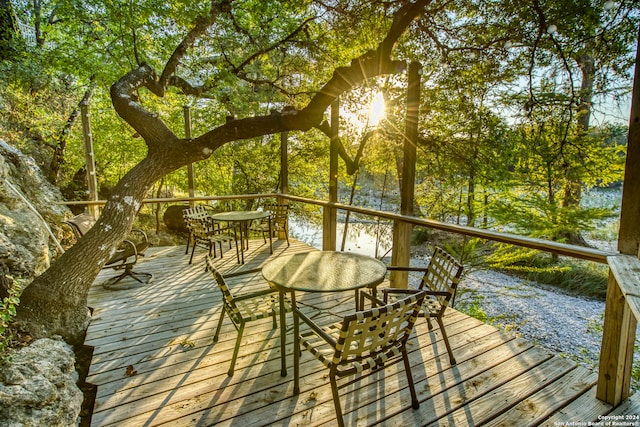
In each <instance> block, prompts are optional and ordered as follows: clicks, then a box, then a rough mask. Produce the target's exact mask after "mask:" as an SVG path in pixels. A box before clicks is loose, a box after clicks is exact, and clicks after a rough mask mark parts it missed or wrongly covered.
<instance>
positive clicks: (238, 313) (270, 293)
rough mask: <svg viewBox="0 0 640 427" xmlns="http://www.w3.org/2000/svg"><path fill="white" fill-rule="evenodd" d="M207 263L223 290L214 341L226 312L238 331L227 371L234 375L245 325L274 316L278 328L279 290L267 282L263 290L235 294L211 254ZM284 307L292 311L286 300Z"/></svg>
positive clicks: (274, 325) (275, 326)
mask: <svg viewBox="0 0 640 427" xmlns="http://www.w3.org/2000/svg"><path fill="white" fill-rule="evenodd" d="M206 263H207V270H209V271H211V274H212V275H213V277H214V279H215V281H216V283H217V285H218V288H219V289H220V292H222V310H221V311H220V319H219V320H218V327H217V328H216V333H215V335H214V336H213V342H218V338H219V336H220V329H221V328H222V324H223V321H224V315H225V313H226V314H227V315H228V316H229V318H230V319H231V322H232V323H233V326H234V327H235V328H236V331H237V332H238V336H237V338H236V344H235V346H234V348H233V356H232V357H231V366H230V367H229V370H228V371H227V374H228V375H229V376H232V375H233V371H234V368H235V365H236V359H237V357H238V350H239V348H240V341H241V340H242V335H243V333H244V328H245V325H246V324H247V323H249V322H251V321H254V320H258V319H266V318H269V317H273V329H276V328H277V323H276V316H277V315H279V313H280V311H279V310H280V306H279V298H278V291H277V290H275V289H272V288H270V287H268V286H267V284H266V283H265V286H267V287H266V288H265V289H263V290H260V291H257V292H251V293H246V294H242V295H234V294H232V293H231V290H230V289H229V286H228V285H227V282H226V281H225V279H224V277H223V276H222V274H220V272H219V271H218V270H216V268H215V266H214V264H213V258H211V256H207V260H206ZM284 309H285V310H286V311H291V305H289V304H287V303H286V302H285V307H284Z"/></svg>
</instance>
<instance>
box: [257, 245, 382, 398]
mask: <svg viewBox="0 0 640 427" xmlns="http://www.w3.org/2000/svg"><path fill="white" fill-rule="evenodd" d="M386 273H387V267H386V266H385V265H384V264H383V263H382V262H381V261H378V260H377V259H375V258H372V257H369V256H366V255H361V254H354V253H350V252H334V251H314V252H307V253H299V254H294V255H288V256H282V257H278V258H275V259H273V260H271V261H269V262H268V263H266V264H265V265H264V267H263V268H262V276H263V277H264V278H265V280H267V282H269V284H271V285H272V286H274V287H275V288H276V289H278V291H279V297H280V307H283V306H284V299H285V298H284V296H285V292H290V296H291V309H292V313H293V334H294V343H295V344H294V350H293V369H294V376H295V383H294V387H293V392H294V394H298V393H299V392H300V388H299V386H298V376H299V372H298V370H299V357H300V355H299V349H298V347H299V343H298V334H299V323H300V321H299V318H300V317H302V318H303V320H305V321H308V319H307V317H306V316H305V315H304V314H303V313H301V312H300V311H299V310H298V308H297V306H296V298H295V291H303V292H341V291H349V290H355V292H356V295H355V296H356V309H359V308H358V296H359V289H362V288H371V289H372V290H373V291H374V292H375V288H376V286H377V285H379V284H380V283H382V281H383V280H384V276H385V274H386ZM286 330H287V328H286V320H285V310H280V359H281V364H282V370H281V375H282V376H283V377H284V376H286V375H287V365H286V355H285V347H286V343H287V338H286Z"/></svg>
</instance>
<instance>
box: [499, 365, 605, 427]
mask: <svg viewBox="0 0 640 427" xmlns="http://www.w3.org/2000/svg"><path fill="white" fill-rule="evenodd" d="M597 379H598V376H597V375H596V374H595V373H594V372H593V371H591V370H588V369H586V368H583V367H580V366H578V367H577V368H576V369H574V370H572V371H570V372H568V373H567V374H566V375H564V376H563V377H561V378H560V379H558V380H557V381H554V382H553V383H552V384H550V385H549V387H545V388H543V389H542V390H540V391H539V392H537V393H535V394H534V395H532V396H530V397H528V398H527V399H525V400H522V401H521V402H520V403H518V404H517V405H515V406H514V407H512V408H511V409H509V410H508V411H507V412H505V413H503V414H502V415H500V416H499V417H497V418H494V419H493V420H491V421H490V422H489V423H488V424H486V426H487V427H489V426H490V427H511V426H514V425H518V426H523V427H524V426H537V425H540V423H542V422H543V421H544V420H545V419H546V418H548V417H549V416H550V415H551V414H553V413H554V412H555V411H557V410H559V409H561V408H562V407H563V406H564V405H566V402H569V401H571V400H573V399H576V398H577V397H579V396H580V395H582V394H583V393H584V392H585V391H587V390H589V389H590V388H591V387H593V386H594V385H595V383H596V381H597Z"/></svg>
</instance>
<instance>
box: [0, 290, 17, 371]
mask: <svg viewBox="0 0 640 427" xmlns="http://www.w3.org/2000/svg"><path fill="white" fill-rule="evenodd" d="M7 278H9V279H10V280H9V281H8V282H10V283H11V286H9V287H8V288H9V289H8V294H9V295H8V296H6V297H4V298H2V300H1V301H0V362H3V361H5V360H6V359H7V358H8V356H9V347H10V345H11V341H12V340H13V332H12V330H11V324H12V322H13V318H14V317H15V315H16V308H17V307H18V304H20V286H19V285H18V284H17V283H16V282H14V281H13V280H11V278H10V277H7Z"/></svg>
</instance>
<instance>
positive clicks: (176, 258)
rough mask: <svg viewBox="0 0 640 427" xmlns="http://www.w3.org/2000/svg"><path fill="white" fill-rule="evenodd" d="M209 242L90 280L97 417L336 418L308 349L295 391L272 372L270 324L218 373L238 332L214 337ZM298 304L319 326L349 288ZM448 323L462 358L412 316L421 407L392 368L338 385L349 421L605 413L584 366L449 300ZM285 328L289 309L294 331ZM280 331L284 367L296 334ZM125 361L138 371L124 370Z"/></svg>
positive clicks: (342, 309)
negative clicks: (130, 281)
mask: <svg viewBox="0 0 640 427" xmlns="http://www.w3.org/2000/svg"><path fill="white" fill-rule="evenodd" d="M309 250H313V248H310V247H308V246H306V245H304V244H302V243H300V242H296V241H294V240H292V241H291V246H290V247H287V246H286V242H282V241H275V242H274V256H278V255H280V254H283V253H294V252H304V251H309ZM204 252H205V251H204V250H200V251H199V252H197V253H196V256H195V257H194V263H193V264H192V265H188V256H186V255H184V246H182V247H171V248H151V250H150V251H149V252H148V255H147V257H146V258H145V259H144V260H143V261H142V262H140V264H139V265H138V266H136V269H138V270H139V271H149V272H152V273H153V274H154V281H153V282H152V283H151V284H150V285H146V286H142V287H137V288H134V289H128V290H120V291H107V290H104V289H103V288H102V286H101V285H100V284H101V283H102V281H104V280H106V278H108V277H110V275H112V274H113V272H108V271H105V272H102V273H101V274H100V275H99V276H98V278H97V279H96V283H95V284H94V286H93V287H92V289H91V291H90V294H89V298H90V304H91V306H92V307H93V318H92V322H91V325H90V327H89V330H88V333H87V340H86V343H87V344H88V345H92V346H94V357H93V360H92V365H91V370H90V376H89V377H88V381H89V382H91V383H93V384H96V385H97V397H96V404H95V408H94V413H93V418H92V425H94V426H109V425H112V426H124V425H126V426H143V425H144V426H155V425H171V426H193V425H220V426H225V425H227V426H231V425H233V426H237V425H242V426H243V427H244V426H247V427H251V426H253V427H257V426H266V425H334V424H335V413H334V407H333V400H332V395H331V388H330V386H329V383H328V378H327V370H326V368H325V367H324V366H323V365H322V364H321V363H319V362H318V361H317V360H316V359H315V358H313V357H312V356H311V355H310V354H308V352H303V354H302V358H301V365H300V369H301V383H300V386H301V392H300V394H299V395H298V396H293V372H292V369H290V374H289V375H288V376H287V377H284V378H283V377H281V376H280V348H279V328H278V329H276V330H273V329H272V323H271V321H270V320H269V319H265V320H261V321H257V322H253V323H252V324H250V326H249V327H248V328H247V330H246V332H245V336H244V337H243V340H242V345H241V349H240V354H239V356H238V360H237V364H236V371H235V374H234V375H233V376H232V377H228V376H227V369H228V366H229V363H230V360H231V353H232V349H233V346H234V343H235V339H236V331H235V329H234V328H233V326H232V325H231V324H230V323H229V322H225V323H224V325H223V328H222V331H221V335H220V339H219V341H218V342H217V343H215V345H214V344H213V342H212V337H213V334H214V332H215V328H216V326H217V321H218V318H219V315H220V309H221V308H220V304H221V297H220V292H219V290H218V289H217V288H216V287H215V284H214V283H213V281H212V277H211V274H210V273H207V272H205V271H204V263H203V260H204ZM231 255H233V257H232V256H231ZM269 256H270V254H269V250H268V245H266V246H265V245H264V244H263V243H262V241H261V240H259V241H258V240H255V241H253V240H252V241H251V246H250V249H249V250H248V251H247V252H246V254H245V259H246V264H244V265H239V264H237V262H236V259H235V254H233V253H232V252H230V253H228V254H225V257H224V258H223V259H219V258H218V259H216V263H217V268H220V269H221V271H222V272H223V274H229V273H238V272H242V271H248V270H252V269H256V268H259V267H260V266H261V265H262V264H263V263H264V262H266V260H268V259H269ZM228 282H229V284H230V286H231V288H232V289H234V290H235V291H237V292H242V291H249V290H252V289H256V288H257V287H261V286H265V282H264V280H263V279H262V277H261V274H260V273H259V272H253V273H251V274H245V275H241V276H234V277H229V278H228ZM461 286H464V281H463V282H462V284H461ZM298 300H299V301H300V302H301V303H303V304H301V307H302V309H303V310H304V311H305V312H307V314H309V315H311V316H316V319H317V320H318V321H320V322H322V321H327V322H328V321H332V322H333V321H336V320H339V319H340V318H341V316H343V315H344V314H345V313H347V312H349V311H352V310H353V305H352V304H353V294H352V293H349V294H343V295H338V294H301V295H299V297H298ZM444 321H445V325H446V326H445V327H446V328H447V333H448V335H449V339H450V342H451V345H452V347H453V351H454V353H455V355H456V359H457V360H458V364H457V365H455V366H450V364H449V360H448V356H447V351H446V348H445V346H444V342H443V340H442V335H441V333H440V330H439V329H438V327H437V325H435V326H436V327H435V328H434V329H433V330H429V329H428V328H427V324H426V322H425V321H424V320H422V319H419V320H418V324H417V325H416V332H415V335H414V337H413V338H412V342H411V343H410V345H409V349H410V353H409V356H410V361H411V364H412V372H413V377H414V382H415V384H416V389H417V392H418V396H419V399H420V401H421V406H420V408H419V409H418V410H413V409H411V407H410V403H409V392H408V385H407V380H406V375H405V374H404V372H403V367H402V364H397V365H393V366H389V367H387V368H386V369H384V370H383V371H380V372H376V373H373V374H371V375H367V376H364V377H362V378H358V377H355V378H350V379H344V380H341V382H339V384H340V396H341V402H342V407H343V410H344V411H345V419H346V421H347V424H348V425H372V424H377V423H380V424H382V425H425V424H428V423H432V424H433V425H447V424H449V425H474V424H476V423H481V422H482V423H485V422H490V423H493V424H494V425H509V422H512V421H513V420H516V419H518V417H519V416H525V415H526V416H529V417H530V420H532V421H529V423H530V424H533V423H536V422H537V423H549V422H551V423H555V422H561V420H568V418H567V417H573V416H583V415H584V416H590V417H595V418H593V419H597V416H598V415H600V414H606V413H608V412H609V411H610V408H607V407H606V406H604V407H603V406H598V405H597V404H595V402H594V399H595V397H594V392H593V387H591V388H589V387H590V384H591V382H592V380H593V375H594V374H593V373H591V372H590V371H589V370H587V369H585V368H581V367H579V368H575V364H573V363H572V362H570V361H567V360H566V359H560V358H557V357H553V355H552V354H550V353H549V352H548V351H546V350H544V349H541V348H539V347H535V346H533V345H532V344H531V343H528V342H526V341H524V340H521V339H516V338H515V337H514V336H513V335H509V334H505V333H503V332H500V331H498V330H497V329H495V328H493V327H491V326H488V325H485V324H483V323H482V322H480V321H478V320H476V319H473V318H470V317H468V316H465V315H463V314H462V313H459V312H457V311H455V310H451V309H450V310H448V311H447V315H446V316H445V318H444ZM291 324H292V322H291V316H290V315H288V316H287V326H288V333H289V334H290V333H291ZM287 341H288V342H287V349H286V351H287V363H288V364H289V365H291V363H292V356H291V355H292V351H293V345H292V343H291V337H289V338H288V340H287ZM128 366H131V370H133V371H135V375H127V367H128ZM289 368H291V366H289ZM130 373H131V372H130ZM590 404H591V405H590ZM589 405H590V406H589ZM587 407H596V408H598V409H596V410H594V411H589V410H587V409H586V408H587ZM532 408H534V410H532ZM563 416H564V417H565V418H562V417H563ZM545 418H547V420H546V421H545V420H544V419H545ZM511 425H513V424H511ZM518 425H520V424H518Z"/></svg>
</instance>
